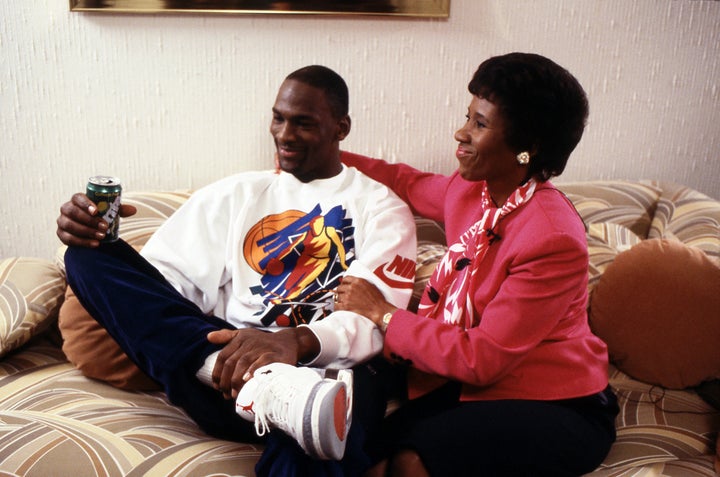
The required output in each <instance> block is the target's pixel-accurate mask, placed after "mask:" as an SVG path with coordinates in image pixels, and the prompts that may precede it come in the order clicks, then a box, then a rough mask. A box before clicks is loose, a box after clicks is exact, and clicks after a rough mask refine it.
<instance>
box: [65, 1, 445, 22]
mask: <svg viewBox="0 0 720 477" xmlns="http://www.w3.org/2000/svg"><path fill="white" fill-rule="evenodd" d="M70 11H72V12H106V13H217V14H236V15H245V14H305V15H391V16H407V17H426V18H447V17H448V16H449V15H450V0H285V1H281V0H70Z"/></svg>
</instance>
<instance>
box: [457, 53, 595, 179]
mask: <svg viewBox="0 0 720 477" xmlns="http://www.w3.org/2000/svg"><path fill="white" fill-rule="evenodd" d="M468 90H470V93H472V94H473V95H475V96H479V97H482V98H484V99H486V100H488V101H490V102H492V103H493V104H494V105H495V107H497V108H498V109H499V111H500V114H501V115H502V117H503V119H504V121H505V125H506V129H505V141H506V142H507V144H508V146H510V147H511V148H513V149H515V150H516V152H518V153H520V152H522V151H528V152H530V154H531V159H530V163H529V164H528V177H533V176H534V177H536V178H537V179H539V180H541V181H546V180H548V179H549V178H551V177H553V176H558V175H560V174H562V172H563V170H565V165H566V164H567V161H568V158H569V157H570V153H571V152H572V151H573V150H574V149H575V146H577V144H578V142H580V138H581V137H582V134H583V130H584V129H585V123H586V121H587V116H588V101H587V96H586V95H585V91H584V90H583V88H582V86H580V83H578V81H577V80H576V79H575V77H574V76H573V75H571V74H570V72H569V71H567V70H566V69H565V68H563V67H561V66H559V65H558V64H557V63H554V62H553V61H551V60H549V59H547V58H545V57H544V56H540V55H536V54H531V53H510V54H507V55H502V56H495V57H492V58H489V59H488V60H485V61H484V62H483V63H482V64H481V65H480V66H479V67H478V69H477V71H476V72H475V74H474V75H473V78H472V80H470V84H468Z"/></svg>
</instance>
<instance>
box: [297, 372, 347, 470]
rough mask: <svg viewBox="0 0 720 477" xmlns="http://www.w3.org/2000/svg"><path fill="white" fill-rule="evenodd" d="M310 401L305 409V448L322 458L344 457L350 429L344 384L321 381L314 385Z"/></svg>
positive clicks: (303, 432) (303, 433) (336, 458)
mask: <svg viewBox="0 0 720 477" xmlns="http://www.w3.org/2000/svg"><path fill="white" fill-rule="evenodd" d="M307 402H308V404H307V406H306V407H305V410H304V412H303V426H302V438H303V442H302V447H303V448H305V450H306V451H307V452H308V454H310V455H312V456H314V457H317V458H319V459H323V460H340V459H342V457H343V455H344V454H345V444H346V437H347V431H348V399H347V390H346V385H345V383H343V382H341V381H329V380H323V381H320V382H318V383H317V384H316V385H315V386H314V387H313V389H312V391H311V392H310V396H309V398H308V400H307ZM330 411H332V412H330Z"/></svg>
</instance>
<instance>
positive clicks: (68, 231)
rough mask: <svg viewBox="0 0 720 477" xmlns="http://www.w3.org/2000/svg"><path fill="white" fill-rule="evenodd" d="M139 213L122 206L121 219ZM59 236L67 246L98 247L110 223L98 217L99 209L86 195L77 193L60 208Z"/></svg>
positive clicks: (127, 206)
mask: <svg viewBox="0 0 720 477" xmlns="http://www.w3.org/2000/svg"><path fill="white" fill-rule="evenodd" d="M135 212H137V209H136V208H135V207H133V206H132V205H120V212H119V215H120V217H129V216H131V215H133V214H135ZM57 226H58V227H57V236H58V238H59V239H60V241H61V242H62V243H64V244H65V245H76V246H81V247H97V246H98V245H100V240H102V239H103V238H105V234H106V233H107V230H108V223H107V222H105V221H104V220H103V219H102V217H99V216H98V208H97V205H95V204H94V203H93V202H92V201H91V200H90V199H88V197H87V196H86V195H85V194H81V193H77V194H75V195H73V196H72V198H71V199H70V200H69V201H68V202H65V203H64V204H63V205H62V207H60V216H59V217H58V218H57Z"/></svg>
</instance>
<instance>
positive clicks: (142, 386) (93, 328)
mask: <svg viewBox="0 0 720 477" xmlns="http://www.w3.org/2000/svg"><path fill="white" fill-rule="evenodd" d="M58 325H59V327H60V332H61V333H62V337H63V340H64V341H63V347H62V349H63V352H64V353H65V355H66V356H67V358H68V360H69V361H70V362H71V363H73V364H74V365H75V367H77V368H78V369H79V370H80V371H81V372H82V373H83V374H84V375H85V376H87V377H89V378H94V379H99V380H101V381H105V382H107V383H108V384H111V385H112V386H115V387H117V388H121V389H128V390H145V391H148V390H156V389H160V386H159V385H158V384H157V383H156V382H155V381H153V380H152V379H151V378H150V377H148V376H147V375H146V374H145V373H143V372H142V371H141V370H140V369H139V368H138V367H137V366H136V365H135V364H134V363H133V362H132V361H131V360H130V358H129V357H128V355H126V354H125V352H123V350H122V349H120V346H118V344H117V343H116V342H115V340H114V339H113V338H112V337H111V336H110V335H109V334H108V332H107V331H106V330H105V328H103V327H102V326H100V324H98V322H97V321H95V319H94V318H93V317H92V316H90V314H89V313H88V312H87V311H86V310H85V308H83V306H82V305H81V304H80V302H79V301H78V299H77V297H76V296H75V293H73V291H72V290H71V289H70V287H67V291H66V292H65V302H64V303H63V304H62V306H61V307H60V315H59V317H58Z"/></svg>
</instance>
